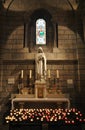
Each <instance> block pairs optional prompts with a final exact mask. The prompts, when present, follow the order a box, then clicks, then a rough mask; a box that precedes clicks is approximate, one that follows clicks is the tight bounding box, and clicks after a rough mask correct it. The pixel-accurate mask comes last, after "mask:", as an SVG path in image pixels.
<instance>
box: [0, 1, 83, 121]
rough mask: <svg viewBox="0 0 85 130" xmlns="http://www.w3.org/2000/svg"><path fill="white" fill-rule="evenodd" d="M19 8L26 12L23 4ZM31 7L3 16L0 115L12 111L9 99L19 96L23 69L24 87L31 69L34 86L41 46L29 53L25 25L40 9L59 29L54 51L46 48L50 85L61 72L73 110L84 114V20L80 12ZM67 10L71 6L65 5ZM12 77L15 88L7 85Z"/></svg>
mask: <svg viewBox="0 0 85 130" xmlns="http://www.w3.org/2000/svg"><path fill="white" fill-rule="evenodd" d="M18 4H19V7H20V8H21V7H22V10H23V5H22V3H18ZM20 4H21V5H20ZM29 4H30V3H29ZM32 5H33V6H31V7H30V8H27V6H26V12H25V11H21V12H19V11H11V10H9V11H7V10H6V9H3V10H2V13H0V112H1V113H2V114H3V115H4V113H5V112H6V111H7V110H8V109H10V107H9V106H10V105H9V104H10V101H9V98H10V95H11V94H12V93H16V92H18V89H17V88H18V78H19V74H20V72H21V70H22V69H23V70H24V86H27V87H28V79H29V78H28V77H29V70H30V69H32V72H33V74H32V76H33V82H34V80H35V73H34V72H35V62H34V60H35V54H36V50H37V48H38V46H37V47H35V48H32V52H30V45H31V41H30V40H29V39H28V41H30V43H29V42H28V44H27V46H26V47H25V23H29V21H30V16H31V15H32V13H34V11H35V10H37V9H40V8H44V9H45V10H47V11H48V12H49V13H50V14H51V16H52V18H53V19H55V21H56V23H57V25H58V26H57V28H56V30H57V29H58V30H57V31H58V34H57V46H56V47H55V46H54V41H52V39H51V40H50V42H52V43H51V46H50V48H49V49H50V50H51V51H49V49H48V47H47V46H43V49H44V52H45V54H46V57H47V69H50V70H51V83H52V85H53V81H54V78H55V77H56V70H59V81H60V87H61V90H62V91H63V92H66V93H69V94H70V97H71V102H72V106H78V107H80V106H81V107H83V108H82V109H83V110H84V108H85V102H84V100H83V99H84V98H85V96H84V93H85V89H84V88H85V87H84V85H85V80H84V77H85V58H84V56H85V45H84V39H83V24H82V23H83V22H82V19H83V18H81V15H80V13H79V12H73V11H72V10H70V11H65V10H63V9H62V10H61V9H59V10H58V9H57V8H55V9H53V8H51V7H50V6H49V4H47V3H46V5H45V6H44V4H42V2H41V3H40V4H37V6H36V7H35V2H34V4H32ZM66 7H68V6H67V5H66ZM14 9H16V7H15V8H14ZM24 9H25V7H24ZM82 17H83V16H82ZM29 28H30V26H29ZM31 38H32V37H31ZM31 40H32V39H31ZM32 44H33V43H32ZM33 50H34V51H33ZM47 51H48V52H47ZM10 77H13V78H14V79H15V83H14V84H12V85H9V84H8V79H9V78H10ZM80 99H82V101H80ZM7 104H8V105H7ZM2 114H1V117H2ZM1 122H2V121H1Z"/></svg>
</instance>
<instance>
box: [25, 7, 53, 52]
mask: <svg viewBox="0 0 85 130" xmlns="http://www.w3.org/2000/svg"><path fill="white" fill-rule="evenodd" d="M37 19H44V20H45V22H46V44H45V45H36V21H37ZM26 24H27V28H26V34H27V35H26V37H25V39H26V42H27V43H26V44H27V46H28V48H29V50H30V52H34V51H36V50H37V48H38V47H39V46H43V48H44V50H45V51H48V52H52V49H53V46H54V28H53V23H52V16H51V14H50V13H49V12H48V11H47V10H45V9H38V10H35V11H34V12H33V13H32V14H31V15H30V21H29V23H26Z"/></svg>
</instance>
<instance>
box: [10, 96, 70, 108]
mask: <svg viewBox="0 0 85 130" xmlns="http://www.w3.org/2000/svg"><path fill="white" fill-rule="evenodd" d="M15 103H21V104H23V107H24V108H25V103H26V104H28V107H27V108H29V107H30V108H31V107H32V108H33V107H34V108H40V106H41V108H46V107H50V108H52V107H55V108H57V105H58V103H61V104H62V103H64V104H66V108H68V109H69V108H70V100H69V99H68V98H13V99H12V100H11V109H12V110H13V109H14V108H15Z"/></svg>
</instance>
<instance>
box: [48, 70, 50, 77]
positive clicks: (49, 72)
mask: <svg viewBox="0 0 85 130" xmlns="http://www.w3.org/2000/svg"><path fill="white" fill-rule="evenodd" d="M48 78H50V70H48Z"/></svg>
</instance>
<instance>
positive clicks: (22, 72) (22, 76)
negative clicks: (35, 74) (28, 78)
mask: <svg viewBox="0 0 85 130" xmlns="http://www.w3.org/2000/svg"><path fill="white" fill-rule="evenodd" d="M21 78H22V79H23V70H21Z"/></svg>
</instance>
